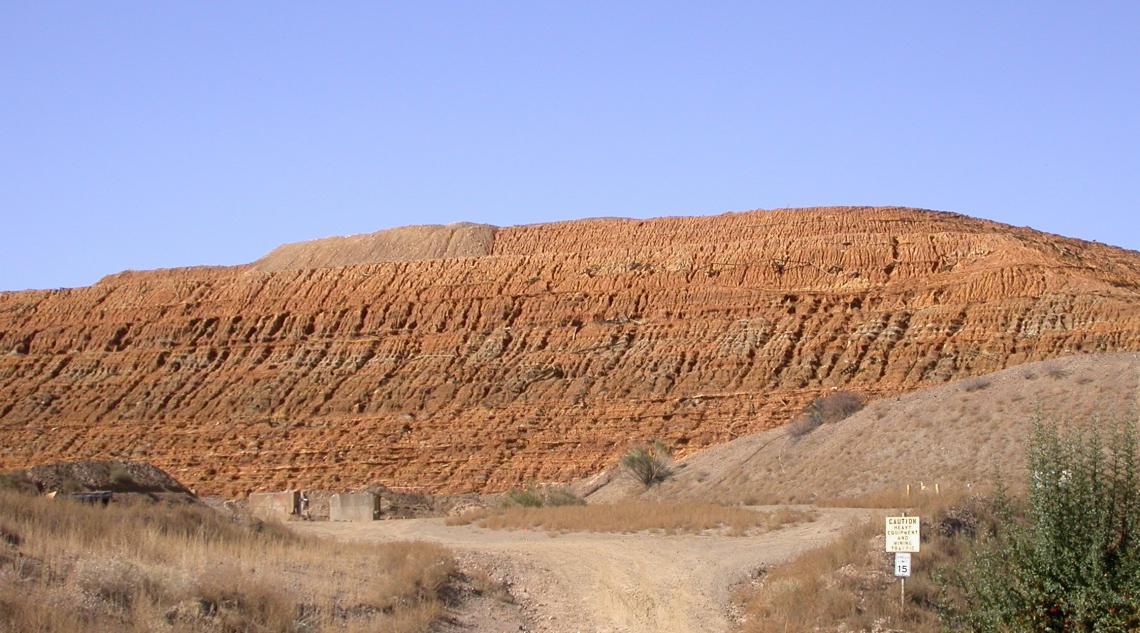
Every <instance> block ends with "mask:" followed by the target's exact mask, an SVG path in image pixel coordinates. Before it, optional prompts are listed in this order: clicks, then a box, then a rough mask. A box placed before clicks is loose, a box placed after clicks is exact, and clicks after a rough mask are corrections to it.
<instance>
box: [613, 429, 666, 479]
mask: <svg viewBox="0 0 1140 633" xmlns="http://www.w3.org/2000/svg"><path fill="white" fill-rule="evenodd" d="M671 459H672V455H671V454H670V453H669V449H668V448H666V447H665V445H664V444H662V443H661V441H660V440H653V441H652V442H650V443H649V444H646V445H644V446H635V447H634V448H631V449H630V450H629V452H628V453H626V454H625V455H624V456H622V458H621V466H622V468H624V469H625V470H626V472H628V473H629V474H630V475H633V477H634V479H636V480H638V481H640V482H641V483H642V484H643V485H645V486H646V487H648V486H652V485H653V484H656V483H660V482H662V481H665V480H666V479H668V478H669V476H670V475H672V474H673V469H672V468H670V466H669V462H670V460H671Z"/></svg>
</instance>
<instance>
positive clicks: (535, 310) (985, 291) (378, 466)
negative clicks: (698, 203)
mask: <svg viewBox="0 0 1140 633" xmlns="http://www.w3.org/2000/svg"><path fill="white" fill-rule="evenodd" d="M1122 350H1140V254H1138V253H1135V252H1131V251H1125V250H1121V249H1115V248H1110V247H1105V246H1102V245H1097V244H1090V243H1086V242H1080V241H1076V240H1069V239H1065V238H1059V237H1055V236H1050V235H1045V234H1041V233H1037V232H1033V231H1030V230H1027V229H1015V228H1012V227H1007V226H1003V225H997V224H994V223H990V222H984V221H979V220H974V219H970V218H966V217H963V216H957V215H953V214H944V213H932V212H923V211H914V210H907V209H893V208H889V209H814V210H794V211H775V212H751V213H741V214H729V215H723V216H718V217H705V218H668V219H661V220H652V221H633V220H593V221H583V222H568V223H559V224H548V225H535V226H526V227H515V228H507V229H499V230H497V231H495V233H494V240H493V244H492V245H491V248H490V254H489V255H485V256H482V257H465V258H450V259H433V260H429V261H406V262H405V261H401V262H388V263H382V264H374V265H356V266H350V267H344V268H320V267H313V268H304V269H296V270H282V271H279V272H258V271H256V270H250V269H249V268H248V267H246V268H235V269H225V268H202V269H185V270H176V271H156V272H151V273H125V274H121V275H116V276H113V277H109V278H107V279H104V280H103V281H101V282H100V283H98V284H96V285H94V286H92V287H89V288H82V289H75V290H66V291H50V292H25V293H7V294H0V351H2V353H4V354H5V355H4V356H3V357H0V433H2V434H3V437H4V438H5V441H4V443H3V446H2V447H0V467H4V468H9V467H22V466H26V465H29V464H34V463H40V462H49V461H57V460H60V459H72V458H123V459H134V460H147V461H152V462H154V463H156V464H157V465H159V466H161V467H163V468H165V469H167V470H169V471H170V472H172V473H174V474H175V476H177V477H178V478H179V479H180V480H182V481H184V482H187V483H188V484H189V485H191V486H193V487H196V488H197V489H198V490H199V492H220V493H226V494H236V493H240V492H244V491H247V490H250V489H255V488H280V487H285V486H289V485H304V486H313V487H329V488H343V487H348V486H353V485H358V484H363V483H366V482H378V483H384V484H386V485H391V486H416V487H424V488H427V489H431V490H439V491H453V492H454V491H466V490H495V489H502V488H504V487H507V486H510V485H513V484H517V483H519V482H523V481H526V480H529V479H537V480H565V479H570V478H573V477H576V476H580V475H583V474H586V473H589V472H592V471H596V470H598V469H600V468H601V467H602V466H604V465H605V464H607V463H608V462H609V461H610V460H611V459H612V458H613V457H614V456H615V455H616V454H617V453H618V452H620V451H621V450H622V449H624V447H625V446H627V445H628V443H629V442H631V441H632V440H635V439H641V438H646V437H661V438H663V439H665V440H666V441H667V442H669V443H671V444H672V445H674V446H676V447H677V448H678V449H679V450H680V451H681V452H682V453H684V452H686V451H692V450H694V449H696V448H700V447H704V446H709V445H712V444H715V443H719V442H725V441H728V440H730V439H732V438H734V437H737V436H740V435H743V434H746V433H751V432H755V431H759V430H762V429H765V428H769V427H772V426H775V425H778V424H782V423H784V422H785V421H786V420H787V418H788V417H789V416H790V415H791V413H792V412H794V411H797V410H798V409H800V408H801V407H802V405H803V404H804V403H805V402H806V401H807V400H809V399H810V398H812V397H814V396H815V395H816V394H817V393H819V392H821V391H823V390H827V389H831V388H834V387H847V388H853V389H857V390H860V391H864V392H867V393H870V394H872V395H882V394H895V393H901V392H904V391H908V390H911V389H914V388H916V387H920V386H925V385H930V384H937V383H940V382H944V381H948V380H952V379H955V378H960V377H963V376H969V375H975V374H982V373H988V372H991V371H995V370H998V369H1002V368H1004V367H1008V366H1010V365H1014V364H1018V363H1022V362H1025V361H1030V360H1038V359H1044V358H1050V357H1054V356H1059V355H1067V354H1073V353H1080V352H1104V351H1122Z"/></svg>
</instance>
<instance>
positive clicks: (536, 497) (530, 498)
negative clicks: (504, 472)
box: [503, 484, 543, 508]
mask: <svg viewBox="0 0 1140 633" xmlns="http://www.w3.org/2000/svg"><path fill="white" fill-rule="evenodd" d="M503 505H506V506H517V507H520V508H541V507H542V506H543V499H542V492H541V491H539V489H538V488H537V487H535V486H534V485H533V484H531V485H529V486H527V487H526V488H525V489H517V488H516V489H514V490H510V491H508V492H507V498H506V499H505V500H504V503H503Z"/></svg>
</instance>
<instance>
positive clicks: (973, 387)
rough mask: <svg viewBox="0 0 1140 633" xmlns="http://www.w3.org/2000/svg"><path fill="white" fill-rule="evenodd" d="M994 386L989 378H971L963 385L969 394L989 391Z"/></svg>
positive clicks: (963, 388)
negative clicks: (984, 390)
mask: <svg viewBox="0 0 1140 633" xmlns="http://www.w3.org/2000/svg"><path fill="white" fill-rule="evenodd" d="M992 384H993V381H991V380H990V379H989V378H970V379H968V380H966V381H965V382H963V383H962V390H963V391H966V392H968V393H971V392H974V391H982V390H983V389H989V388H990V385H992Z"/></svg>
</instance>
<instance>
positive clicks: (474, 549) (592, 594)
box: [292, 507, 869, 633]
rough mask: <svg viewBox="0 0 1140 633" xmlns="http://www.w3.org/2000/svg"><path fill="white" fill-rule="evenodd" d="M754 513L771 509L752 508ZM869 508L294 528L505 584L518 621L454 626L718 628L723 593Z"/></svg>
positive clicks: (686, 632) (671, 632)
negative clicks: (448, 560)
mask: <svg viewBox="0 0 1140 633" xmlns="http://www.w3.org/2000/svg"><path fill="white" fill-rule="evenodd" d="M757 509H772V508H770V507H768V508H757ZM868 514H869V511H867V510H861V509H849V508H821V509H819V516H818V518H817V519H816V520H815V521H812V522H810V523H804V524H800V525H795V526H790V527H784V528H782V529H779V530H776V531H773V532H769V533H766V534H761V535H757V536H748V537H730V536H721V535H691V536H665V535H658V534H646V533H641V534H593V533H567V534H559V535H550V534H548V533H546V532H533V531H501V530H487V529H483V528H479V527H475V526H470V525H466V526H446V525H444V523H443V520H442V519H407V520H394V521H378V522H374V523H330V522H319V523H316V522H315V523H296V524H292V527H294V528H295V529H296V530H297V531H298V532H301V533H304V534H312V535H319V536H323V537H330V538H335V539H339V540H345V541H373V542H383V541H405V540H423V541H432V542H436V543H441V544H443V545H445V546H447V547H449V548H452V549H454V550H455V551H456V552H457V553H458V555H459V558H460V560H461V561H462V562H463V564H464V565H465V566H466V565H476V566H481V567H483V568H484V569H491V570H492V571H493V575H495V576H498V577H505V578H506V579H507V580H508V583H509V585H510V587H511V593H512V595H513V596H514V598H515V600H516V601H517V603H518V606H519V608H520V609H521V613H520V615H521V619H520V620H519V621H516V622H509V621H504V619H503V618H496V617H494V616H491V617H484V618H477V619H476V620H474V621H472V622H470V623H468V624H467V625H460V626H459V627H458V628H459V629H466V630H472V631H484V630H495V631H507V630H513V631H517V630H524V631H535V632H537V633H571V632H574V633H577V632H582V633H587V632H598V633H606V632H608V633H618V632H621V633H640V632H643V631H644V632H653V633H694V632H717V631H727V630H729V628H730V623H731V617H730V613H729V602H730V597H731V595H730V594H731V589H732V587H733V586H735V585H736V584H738V583H740V582H742V581H745V580H747V579H748V578H749V577H750V576H752V575H754V574H756V573H757V571H758V570H760V569H762V568H764V567H767V566H771V565H774V564H778V563H780V562H782V561H785V560H787V559H788V558H790V557H792V556H793V555H795V554H797V553H799V552H802V551H804V550H807V549H810V548H813V547H818V546H820V545H823V544H825V543H827V542H829V541H831V540H832V539H834V538H836V537H837V536H838V535H839V534H840V533H841V532H842V531H843V529H844V528H845V527H846V526H847V525H848V524H850V523H851V522H854V521H859V520H862V519H863V518H865V517H866V516H868Z"/></svg>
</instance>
